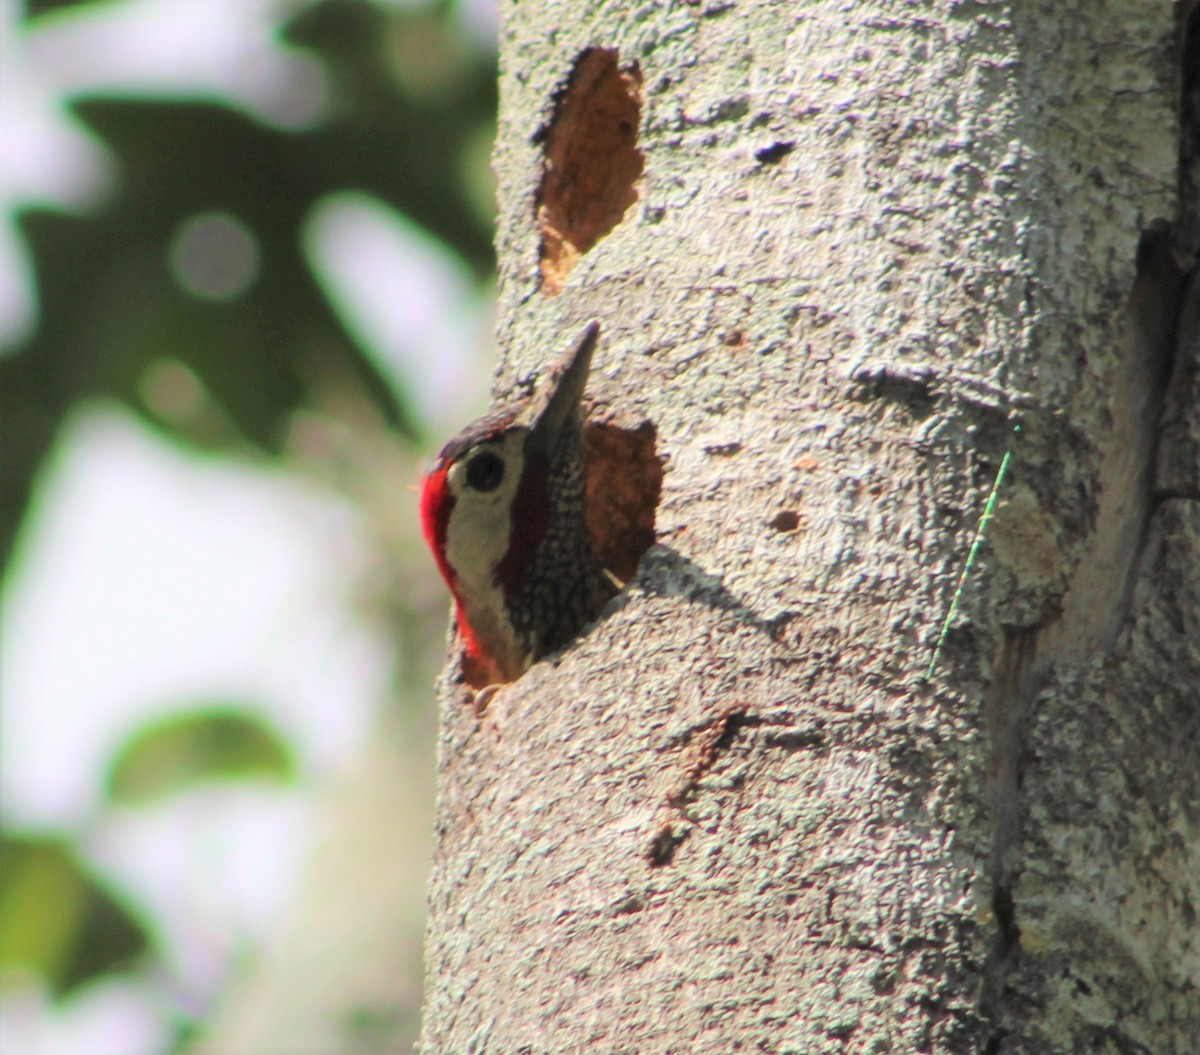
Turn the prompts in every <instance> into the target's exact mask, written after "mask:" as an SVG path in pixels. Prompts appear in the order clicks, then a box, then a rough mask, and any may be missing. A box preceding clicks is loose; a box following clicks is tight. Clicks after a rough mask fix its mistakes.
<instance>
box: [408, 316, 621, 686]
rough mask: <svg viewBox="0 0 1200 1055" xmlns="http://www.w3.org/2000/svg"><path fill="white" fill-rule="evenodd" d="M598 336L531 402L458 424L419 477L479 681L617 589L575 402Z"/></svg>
mask: <svg viewBox="0 0 1200 1055" xmlns="http://www.w3.org/2000/svg"><path fill="white" fill-rule="evenodd" d="M599 333H600V326H599V324H598V323H595V322H593V323H591V324H590V325H589V326H588V327H587V329H586V330H584V332H583V335H582V336H581V337H580V338H579V340H578V341H577V342H576V344H575V346H574V347H573V348H572V349H571V350H570V351H568V352H567V354H566V355H564V356H563V357H562V359H561V360H559V362H558V363H556V364H555V365H554V366H553V367H552V368H551V370H550V371H549V372H548V374H547V376H546V378H545V380H544V381H543V382H542V383H541V385H540V386H539V388H538V389H537V390H536V392H535V393H534V395H533V396H532V397H531V398H529V399H527V400H525V401H524V402H522V403H518V404H516V405H514V406H509V407H507V408H503V409H500V410H496V411H493V412H491V413H489V414H488V415H486V416H485V417H482V418H480V419H479V420H478V421H475V422H474V423H472V424H471V425H469V426H467V428H465V429H463V431H462V432H460V433H459V434H458V435H457V436H455V437H454V438H453V439H452V440H451V441H450V442H449V443H447V444H446V446H445V447H443V448H442V450H441V453H440V454H439V455H438V457H437V461H436V462H435V463H434V466H433V468H432V469H431V470H430V471H429V473H428V474H427V475H426V476H425V478H424V480H423V481H422V485H421V527H422V531H423V532H424V534H425V539H426V541H427V542H428V543H429V547H430V549H431V550H432V551H433V556H434V560H436V561H437V566H438V569H439V570H440V571H441V573H442V577H443V578H444V579H445V580H446V585H447V586H449V587H450V592H451V594H453V597H454V607H455V614H456V619H457V623H458V629H459V633H460V634H461V636H462V640H463V644H464V646H465V649H466V654H467V658H468V660H469V663H470V666H471V667H473V668H474V669H475V670H476V671H478V672H480V673H481V675H482V676H483V677H485V678H487V679H489V682H488V683H499V682H508V681H513V680H515V679H516V678H518V677H520V676H521V674H523V673H524V672H525V671H526V670H527V669H528V668H529V666H530V665H531V664H532V663H533V662H534V661H535V660H537V659H540V658H541V657H542V656H545V655H547V654H548V653H551V652H554V651H556V650H557V649H559V648H562V647H563V646H564V645H566V644H567V642H569V641H570V640H571V639H572V638H574V637H575V636H576V635H577V634H578V633H579V631H580V630H581V629H582V628H583V627H584V625H585V624H586V623H588V622H590V621H591V620H592V619H594V618H595V617H596V616H597V615H598V614H599V613H600V609H601V608H603V607H604V604H605V603H606V602H607V601H608V600H609V599H610V598H611V597H612V596H613V595H614V594H615V593H616V592H617V589H618V588H619V585H620V584H619V583H618V582H617V580H616V579H615V578H614V577H613V576H612V575H611V574H610V573H609V572H608V571H607V570H606V569H605V568H604V566H603V565H602V564H601V562H600V560H599V558H598V557H597V556H596V554H595V551H594V550H593V549H592V544H591V542H590V540H589V538H588V532H587V517H586V497H585V491H584V485H585V473H584V446H583V416H582V410H581V407H580V403H581V400H582V397H583V390H584V387H585V386H586V384H587V378H588V371H589V369H590V367H591V361H592V352H593V350H594V349H595V347H596V339H597V337H598V335H599Z"/></svg>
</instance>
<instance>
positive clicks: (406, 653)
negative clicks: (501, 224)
mask: <svg viewBox="0 0 1200 1055" xmlns="http://www.w3.org/2000/svg"><path fill="white" fill-rule="evenodd" d="M0 11H3V14H2V15H0V204H2V205H3V224H2V225H0V430H2V435H0V554H2V556H3V562H4V563H3V569H4V610H3V633H4V652H5V661H4V664H3V668H2V671H0V686H2V687H3V699H2V700H0V703H2V707H3V710H2V712H0V720H2V722H3V726H2V730H0V731H2V732H3V739H2V740H0V789H2V790H3V797H2V798H0V824H2V825H3V831H2V833H0V1048H3V1050H11V1051H18V1050H19V1051H21V1052H23V1053H27V1052H36V1051H81V1052H84V1051H86V1052H88V1053H89V1055H91V1053H95V1052H102V1051H113V1052H120V1053H121V1055H135V1053H137V1052H141V1051H145V1052H159V1051H171V1050H189V1049H197V1050H199V1049H202V1048H204V1046H205V1045H206V1044H208V1045H210V1046H211V1050H221V1049H222V1046H223V1045H228V1044H231V1043H237V1044H238V1045H239V1046H240V1048H241V1050H259V1048H266V1047H268V1046H269V1047H272V1048H273V1050H294V1049H292V1048H291V1047H289V1044H290V1043H291V1040H290V1039H289V1037H288V1036H287V1035H286V1031H285V1030H284V1027H282V1026H281V1025H280V1021H281V1019H282V1017H290V1018H291V1019H292V1020H293V1021H292V1022H291V1024H290V1027H289V1028H292V1029H294V1030H296V1031H297V1033H298V1034H299V1035H300V1036H302V1037H303V1038H304V1041H305V1050H309V1051H327V1050H372V1051H377V1050H380V1049H381V1048H382V1047H387V1048H389V1049H391V1048H393V1047H394V1048H395V1049H396V1050H402V1049H405V1048H406V1046H407V1044H408V1042H409V1041H410V1040H411V1039H412V1037H413V1036H415V1032H416V1028H417V1024H416V1017H417V1014H418V1011H419V998H420V964H419V956H420V933H421V922H420V911H421V903H420V892H421V890H422V887H423V881H424V870H425V867H426V860H427V854H428V846H427V843H428V828H429V809H430V805H431V800H432V787H431V786H430V785H431V781H432V776H431V774H432V754H433V747H432V742H433V715H432V704H431V701H432V691H431V688H430V685H431V681H432V678H433V676H434V673H435V671H436V669H437V668H438V667H439V666H440V664H441V658H442V650H443V645H442V639H443V634H444V628H445V614H446V602H445V597H444V594H443V592H442V590H441V588H440V586H439V585H438V583H437V582H436V581H435V577H434V575H433V572H432V568H431V565H430V563H429V561H428V560H427V559H426V557H425V554H424V552H423V547H422V546H421V543H420V541H419V539H418V538H417V536H416V530H415V517H414V515H413V509H414V496H413V485H414V482H415V480H416V478H417V476H418V474H419V471H420V465H421V460H422V458H423V457H425V456H426V455H427V453H428V451H429V449H430V447H432V446H436V444H437V442H438V441H439V439H440V438H442V437H443V436H444V434H446V433H448V432H449V431H452V429H453V428H454V427H455V426H456V425H458V424H460V423H461V422H462V421H463V420H466V419H467V418H469V417H470V416H471V415H473V414H474V413H476V412H477V411H478V410H479V409H480V408H481V406H482V404H483V402H484V401H485V400H486V388H487V385H486V382H487V377H488V367H487V365H486V361H485V358H484V357H485V355H486V354H487V353H488V352H489V351H490V347H489V346H490V338H489V336H488V335H489V334H490V330H491V321H490V306H489V305H490V303H491V299H492V298H491V282H492V274H493V259H492V249H491V231H492V220H493V215H492V210H493V199H492V193H493V192H492V186H491V179H490V171H489V166H488V158H489V152H490V147H491V142H492V138H493V136H494V129H495V109H496V97H495V91H496V68H495V28H494V25H493V22H492V19H493V17H494V15H493V12H492V11H491V10H490V5H489V2H488V0H480V2H479V3H476V4H470V3H440V2H432V0H431V2H420V0H408V2H384V0H78V2H48V0H40V2H35V0H29V2H28V3H26V4H24V5H20V4H17V3H13V2H10V3H8V4H7V5H5V6H4V7H0ZM402 899H403V900H404V904H400V903H399V902H400V901H401V900H402ZM318 917H323V918H318ZM272 963H274V964H275V966H276V968H278V970H277V971H276V975H277V976H278V975H280V973H282V976H285V978H284V981H283V982H279V981H278V978H276V980H275V981H270V980H268V981H263V975H264V972H265V973H267V974H269V973H270V972H271V971H272V969H273V968H272V966H271V965H272ZM318 991H319V993H320V994H323V995H314V994H315V993H317V992H318ZM331 993H335V994H336V995H330V994H331ZM247 994H252V996H248V995H247ZM318 1019H319V1020H320V1021H319V1022H318V1021H317V1020H318ZM214 1023H215V1024H214ZM214 1037H215V1038H217V1039H213V1038H214ZM268 1042H270V1043H268ZM226 1050H228V1049H227V1048H226Z"/></svg>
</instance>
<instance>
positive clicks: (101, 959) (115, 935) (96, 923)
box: [0, 835, 149, 996]
mask: <svg viewBox="0 0 1200 1055" xmlns="http://www.w3.org/2000/svg"><path fill="white" fill-rule="evenodd" d="M148 945H149V938H148V936H147V934H146V932H145V930H144V929H143V928H142V926H141V924H140V923H138V922H137V920H136V919H135V918H134V917H133V916H132V915H131V914H130V913H129V912H127V911H126V910H125V909H124V908H123V907H122V906H121V905H120V904H119V903H118V902H117V901H116V900H114V898H113V897H112V896H111V895H110V894H109V893H107V892H106V891H105V890H104V889H103V888H102V886H101V885H100V884H99V883H98V882H97V881H96V880H95V879H93V878H92V877H91V876H89V875H88V874H87V872H86V871H85V869H84V866H83V865H82V864H81V863H80V861H79V859H78V858H77V857H76V856H75V855H74V853H72V851H71V850H70V849H69V847H68V846H67V844H66V843H65V842H62V841H60V840H56V839H45V838H33V837H21V836H13V835H0V976H3V975H7V974H9V973H11V972H23V973H31V974H34V975H36V976H37V977H39V978H41V979H43V980H44V981H45V982H46V984H47V985H48V986H49V987H50V990H51V991H52V992H53V993H54V994H55V995H57V996H62V995H64V994H66V993H68V992H70V991H71V990H73V989H75V988H77V987H79V986H81V985H83V984H84V983H86V982H88V981H90V980H91V979H93V978H95V977H96V976H98V975H101V974H105V973H108V972H109V971H112V970H113V969H114V968H117V967H120V966H123V965H125V964H127V963H129V962H130V961H132V960H133V959H134V957H136V956H138V955H140V954H141V953H142V952H144V951H145V949H146V948H147V946H148Z"/></svg>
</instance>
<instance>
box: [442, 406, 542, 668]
mask: <svg viewBox="0 0 1200 1055" xmlns="http://www.w3.org/2000/svg"><path fill="white" fill-rule="evenodd" d="M526 431H527V430H525V429H513V430H512V431H511V432H508V433H506V434H505V435H504V436H502V437H500V438H498V439H495V440H487V441H485V442H483V443H479V444H476V445H475V446H474V447H472V448H471V449H470V450H468V451H466V452H465V453H464V454H462V455H461V456H460V457H459V458H458V459H457V460H456V461H455V463H454V464H453V465H452V466H451V467H450V471H449V472H448V473H447V474H446V484H447V487H448V488H449V490H450V494H451V495H452V496H453V497H454V508H453V509H452V510H451V512H450V522H449V524H448V525H447V530H446V562H447V563H448V564H449V565H450V567H451V568H453V569H454V576H455V579H456V582H455V587H456V589H455V593H456V594H457V596H458V599H459V602H460V603H461V604H462V605H463V607H464V609H465V614H466V617H467V620H468V622H469V623H470V624H471V627H472V629H473V630H474V631H475V635H476V637H477V638H479V640H480V644H481V645H483V646H484V647H485V648H488V649H490V650H493V651H494V650H496V649H498V648H500V647H502V645H501V643H502V642H503V643H507V642H513V643H515V640H516V634H515V632H514V631H513V628H512V624H511V623H510V622H509V620H508V617H507V614H506V612H507V606H506V604H505V599H504V592H503V590H502V589H501V587H500V586H498V585H497V584H496V567H497V565H499V563H500V562H501V561H502V560H503V559H504V556H505V554H506V553H508V543H509V536H510V533H511V531H512V504H513V499H514V498H515V497H516V493H517V487H518V486H519V485H520V482H521V473H522V471H523V469H524V467H525V451H524V445H525V436H526ZM481 450H486V451H491V452H493V453H494V454H496V455H497V456H498V457H499V458H500V460H501V461H502V462H503V463H504V477H503V479H502V480H501V481H500V485H499V486H498V487H497V488H496V489H495V490H494V491H477V490H475V489H474V488H472V487H469V486H468V485H467V479H466V478H467V463H468V462H469V461H470V460H471V457H472V456H473V455H474V454H476V453H477V452H479V451H481ZM508 658H509V659H510V661H514V660H517V659H518V657H508ZM520 659H521V660H522V661H523V659H524V657H520Z"/></svg>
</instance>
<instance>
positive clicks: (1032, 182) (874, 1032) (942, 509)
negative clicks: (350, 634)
mask: <svg viewBox="0 0 1200 1055" xmlns="http://www.w3.org/2000/svg"><path fill="white" fill-rule="evenodd" d="M1177 23H1178V24H1177ZM1184 24H1185V20H1184V19H1183V17H1182V15H1179V14H1178V13H1177V12H1176V11H1175V10H1173V9H1172V6H1171V5H1170V4H1169V3H1166V2H1161V3H1149V2H1147V0H1111V2H1109V3H1071V2H1066V3H1064V2H1058V0H1055V2H1051V0H1041V2H1025V3H1008V4H1004V3H995V4H973V3H972V4H968V3H951V2H943V3H937V4H925V3H919V4H914V3H902V2H879V3H858V4H845V3H830V2H812V3H806V4H745V5H742V4H735V3H732V2H728V0H707V2H705V0H701V2H697V3H688V4H669V5H644V4H634V3H629V2H628V0H620V2H610V3H605V4H583V3H577V4H574V5H570V9H569V10H565V9H564V5H562V4H554V3H550V2H548V0H529V2H522V3H520V4H516V3H507V4H505V5H504V30H503V34H502V43H501V48H502V67H503V70H504V72H503V74H502V106H501V131H500V145H499V149H498V151H497V168H498V171H499V175H500V187H501V191H500V205H501V226H500V233H499V248H500V257H501V311H500V329H501V333H502V335H503V337H504V341H503V342H502V343H504V344H507V346H508V351H507V357H506V359H505V361H504V365H503V368H502V371H501V376H500V378H499V381H498V390H499V392H500V393H501V394H511V393H513V392H516V391H518V390H519V388H520V385H521V384H522V383H524V382H526V381H527V380H528V379H529V378H531V377H533V376H535V375H536V374H537V373H538V371H540V370H541V369H542V368H543V367H544V366H545V365H546V364H547V363H548V362H550V361H552V360H553V359H554V358H555V356H556V355H557V354H558V353H559V351H560V349H561V348H562V347H563V346H564V345H565V343H566V342H568V341H570V340H572V339H573V338H574V337H575V336H576V335H577V333H578V332H579V330H580V328H581V327H582V325H583V324H584V323H585V322H586V321H587V320H589V319H592V318H596V319H599V320H600V322H601V325H602V333H601V345H600V349H599V351H598V353H597V361H596V363H595V365H594V368H593V379H592V386H591V393H592V396H593V410H592V415H593V421H594V422H595V424H596V428H595V429H594V431H593V437H600V436H602V435H608V436H609V437H610V438H611V437H618V438H624V439H625V440H627V441H628V443H627V444H626V446H625V447H622V448H621V450H623V451H624V452H625V460H626V468H625V469H622V468H621V466H620V465H619V464H618V462H619V461H620V459H619V458H618V457H616V456H615V455H614V454H613V453H612V451H611V450H609V449H608V448H605V447H604V445H603V444H600V443H599V442H597V444H596V445H595V448H594V449H595V451H596V452H597V453H596V455H595V459H594V461H595V464H596V465H597V466H598V470H597V475H596V479H595V480H594V481H593V487H592V490H591V491H590V492H589V493H590V494H592V496H593V503H594V507H597V506H598V507H599V508H602V509H605V510H606V512H605V514H604V517H603V518H602V519H604V520H605V521H606V522H608V521H609V520H611V517H612V515H613V510H615V509H620V508H621V507H622V506H623V505H625V506H629V505H632V506H640V507H642V508H635V509H633V510H632V519H633V520H635V521H636V520H637V519H638V518H639V517H643V516H644V515H645V514H647V513H648V512H651V511H653V512H655V515H656V521H655V525H654V535H655V539H656V544H655V545H654V546H653V547H652V548H651V549H650V550H649V551H648V552H646V554H645V556H644V557H643V558H642V560H641V563H640V566H639V567H638V570H637V574H636V576H635V577H634V578H633V580H632V582H631V584H630V585H629V587H628V589H627V590H626V591H625V592H624V593H623V594H622V595H621V596H620V597H618V598H617V600H616V601H614V602H613V603H612V604H611V605H610V606H609V608H608V609H607V610H606V612H605V614H604V616H603V617H602V618H601V620H600V621H598V623H597V624H595V625H594V626H592V627H591V628H589V629H588V630H587V631H585V633H584V634H583V635H582V636H581V637H580V638H579V639H578V640H577V641H575V642H574V643H573V644H572V645H571V646H569V647H568V648H567V649H565V650H564V651H563V652H562V653H561V654H560V655H558V656H554V657H551V658H549V659H548V660H545V661H543V662H540V663H538V664H536V665H535V666H534V667H533V668H532V669H531V670H530V671H529V672H528V673H527V674H526V675H525V676H524V677H522V678H521V679H520V680H519V681H517V682H515V683H513V684H511V685H508V686H506V687H504V688H502V689H501V690H500V691H499V692H497V693H496V694H495V695H494V696H493V697H492V698H491V699H490V701H489V702H488V704H487V709H486V711H485V712H483V713H482V714H479V713H477V711H476V710H475V709H474V708H472V707H471V706H470V705H468V704H466V703H465V702H464V697H463V694H462V692H461V691H460V690H459V689H458V688H457V687H456V681H455V678H456V672H455V663H456V662H457V661H456V660H454V661H452V664H451V668H450V670H449V672H448V675H447V677H446V678H445V679H444V683H443V692H442V722H443V728H442V737H441V758H440V789H439V800H440V802H439V810H438V823H437V833H436V834H437V839H438V847H437V851H436V858H435V866H434V873H433V877H432V885H431V895H430V902H431V912H432V918H431V924H430V934H429V938H428V945H427V961H428V962H427V966H428V981H427V986H428V989H427V994H426V1008H425V1026H424V1037H423V1044H422V1049H423V1051H424V1052H425V1053H426V1055H432V1053H444V1055H462V1053H465V1052H491V1053H496V1055H516V1053H519V1052H529V1053H543V1052H570V1051H589V1052H601V1053H615V1052H627V1053H631V1055H633V1053H636V1055H652V1053H660V1052H662V1053H665V1052H678V1053H684V1052H702V1053H704V1052H711V1053H722V1055H724V1053H727V1052H731V1051H748V1052H750V1051H764V1052H779V1053H782V1052H794V1053H798V1055H817V1053H821V1052H979V1053H984V1052H986V1053H989V1055H999V1053H1004V1055H1012V1053H1018V1052H1020V1053H1030V1055H1032V1053H1038V1055H1051V1053H1060V1052H1061V1053H1076V1052H1084V1051H1087V1052H1113V1053H1117V1052H1121V1053H1128V1052H1149V1053H1154V1055H1168V1053H1175V1055H1185V1053H1187V1055H1194V1052H1196V1051H1197V1050H1200V928H1198V925H1197V921H1196V913H1197V910H1198V909H1200V688H1198V686H1200V572H1198V569H1200V502H1198V501H1197V499H1198V498H1200V484H1198V479H1197V476H1198V470H1197V458H1196V451H1197V450H1198V449H1200V442H1198V441H1200V411H1198V409H1197V401H1196V390H1195V387H1194V386H1195V377H1196V364H1197V351H1196V348H1197V345H1196V344H1195V343H1194V342H1193V341H1192V339H1191V338H1190V337H1189V336H1188V335H1187V334H1186V332H1184V334H1183V336H1182V337H1177V327H1176V317H1177V315H1178V314H1179V305H1180V300H1181V297H1182V295H1183V290H1184V286H1185V281H1186V271H1187V269H1188V268H1189V267H1190V261H1191V255H1192V252H1193V250H1194V247H1195V246H1194V243H1195V235H1196V226H1197V225H1196V224H1195V222H1194V216H1193V208H1194V201H1193V200H1192V190H1191V180H1190V169H1189V166H1188V161H1189V158H1188V153H1189V151H1190V146H1189V145H1188V143H1187V142H1185V143H1184V151H1183V160H1184V162H1185V164H1184V166H1183V169H1182V170H1181V168H1180V157H1181V155H1180V141H1181V136H1180V127H1181V121H1180V112H1181V111H1180V107H1179V104H1178V101H1179V99H1180V96H1181V88H1182V89H1184V90H1185V92H1186V91H1187V90H1190V84H1182V82H1181V78H1182V76H1183V75H1182V74H1181V73H1180V70H1181V63H1180V55H1181V54H1182V55H1183V57H1184V62H1183V65H1182V68H1183V69H1184V70H1188V69H1190V68H1191V66H1192V65H1193V64H1196V60H1197V58H1198V56H1200V49H1196V48H1194V47H1193V44H1192V42H1191V41H1189V40H1187V39H1184V35H1183V34H1182V33H1181V32H1180V31H1179V26H1182V25H1184ZM1181 41H1182V44H1181ZM1181 49H1182V51H1181ZM1185 102H1186V95H1185ZM1182 112H1183V114H1184V118H1185V120H1184V122H1183V123H1184V125H1185V126H1186V124H1187V120H1188V119H1189V113H1190V110H1189V107H1188V106H1186V105H1185V106H1184V108H1183V111H1182ZM1183 139H1184V140H1187V139H1188V136H1186V135H1185V136H1184V137H1183ZM1181 171H1182V174H1183V177H1184V178H1183V179H1182V180H1181V179H1180V178H1179V177H1180V174H1181ZM1180 188H1182V190H1181V189H1180ZM1184 314H1185V317H1190V316H1188V315H1187V313H1184ZM1185 330H1186V328H1185ZM1177 347H1178V349H1179V352H1178V354H1176V348H1177ZM601 427H602V428H601ZM602 429H606V430H607V432H603V431H602ZM639 444H640V445H639ZM650 444H653V446H654V450H653V452H651V451H650V449H649V446H650ZM1006 454H1008V455H1009V457H1008V459H1007V461H1006ZM658 462H661V464H662V466H663V468H664V470H665V472H664V475H663V478H662V487H661V498H660V499H659V500H658V501H657V509H656V510H652V509H650V508H649V507H652V506H653V505H654V504H655V499H658V495H657V494H656V493H654V489H653V488H648V487H646V486H642V485H638V486H634V487H631V488H629V489H628V490H622V489H621V481H622V480H623V479H625V477H626V475H627V474H632V475H633V476H635V477H637V478H638V479H643V480H644V479H646V478H647V477H646V469H647V465H650V464H652V463H653V464H655V465H656V464H658ZM1002 464H1003V465H1004V469H1005V472H1004V474H1003V479H1002V480H1001V482H1000V485H999V489H998V492H997V494H998V498H999V503H998V505H997V507H996V511H995V516H994V517H993V518H992V519H991V522H990V525H989V526H988V528H987V533H986V539H985V542H984V544H983V545H982V547H981V548H980V550H979V555H978V559H977V560H976V561H975V563H974V564H973V566H972V567H971V568H970V570H969V574H968V575H967V576H966V579H965V585H964V587H963V589H962V592H961V596H960V598H959V600H958V603H957V605H956V606H955V607H954V610H953V612H952V614H953V620H952V623H951V627H950V631H949V633H948V634H947V635H946V637H945V641H944V643H943V645H942V647H941V649H940V651H939V653H938V655H937V659H936V662H934V663H933V666H932V670H929V668H930V664H931V660H932V659H933V657H934V653H935V646H936V644H937V642H938V639H939V631H940V629H941V627H942V624H943V621H944V620H945V619H946V617H947V614H948V613H949V612H951V606H952V602H953V600H954V597H955V593H956V584H957V583H958V581H959V577H960V574H961V573H962V572H963V569H964V567H965V566H966V564H967V560H968V553H969V551H970V550H971V549H972V541H973V538H974V536H975V534H976V529H977V526H978V524H979V522H980V518H981V515H982V513H983V511H984V507H985V503H986V500H987V497H988V495H989V492H990V490H991V489H992V486H993V484H994V483H995V481H996V479H997V476H998V474H1000V471H1001V466H1002ZM614 495H615V496H616V497H614ZM606 503H607V504H606ZM604 526H605V525H604V524H599V525H597V527H596V530H597V532H598V534H600V535H602V534H603V531H604ZM622 546H624V549H623V550H622ZM612 548H613V550H614V552H616V553H617V554H618V556H620V555H621V553H623V554H624V556H625V557H629V556H630V554H631V553H634V548H633V544H632V543H628V542H626V543H614V544H613V546H612Z"/></svg>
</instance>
